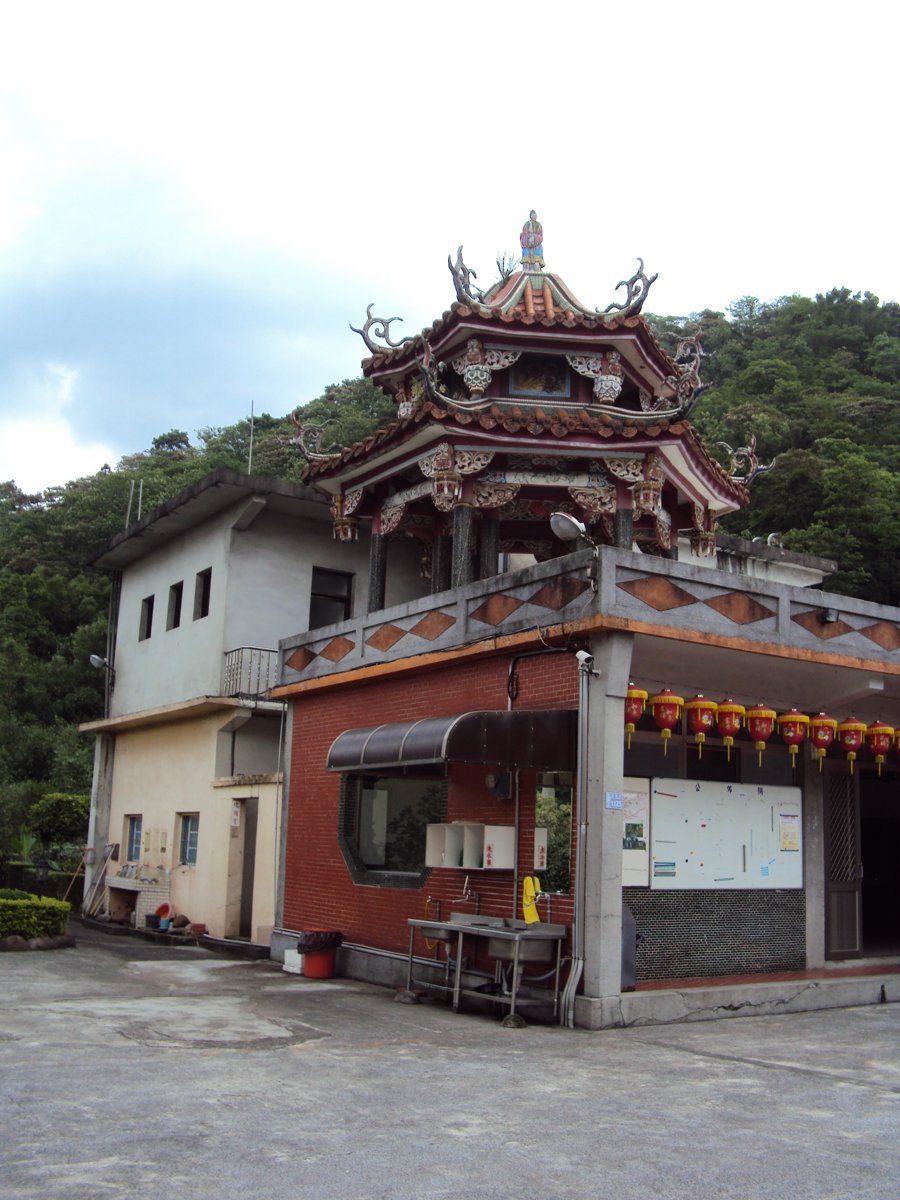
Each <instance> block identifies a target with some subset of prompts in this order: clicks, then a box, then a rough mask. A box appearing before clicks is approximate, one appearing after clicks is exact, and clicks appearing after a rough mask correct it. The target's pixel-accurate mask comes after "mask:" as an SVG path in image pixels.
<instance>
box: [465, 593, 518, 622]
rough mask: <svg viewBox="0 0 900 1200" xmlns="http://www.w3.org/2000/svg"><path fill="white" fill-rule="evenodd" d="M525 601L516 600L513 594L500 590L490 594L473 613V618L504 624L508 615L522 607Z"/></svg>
mask: <svg viewBox="0 0 900 1200" xmlns="http://www.w3.org/2000/svg"><path fill="white" fill-rule="evenodd" d="M522 604H523V601H522V600H516V599H515V598H514V597H513V596H507V595H505V594H504V593H503V592H499V593H497V594H496V595H494V596H488V598H487V600H485V601H484V603H483V604H479V606H478V607H477V608H476V609H475V610H474V612H472V613H471V616H472V619H473V620H475V621H481V622H483V624H485V625H502V623H503V622H504V621H505V620H506V619H507V617H510V616H512V614H513V613H514V612H515V611H516V609H519V608H521V607H522Z"/></svg>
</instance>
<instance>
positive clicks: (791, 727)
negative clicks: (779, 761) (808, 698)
mask: <svg viewBox="0 0 900 1200" xmlns="http://www.w3.org/2000/svg"><path fill="white" fill-rule="evenodd" d="M776 720H777V722H778V732H779V733H780V734H781V736H782V738H783V739H784V741H785V743H786V744H787V746H788V747H789V748H790V751H791V770H792V771H793V769H794V767H795V766H796V763H797V751H798V750H799V749H800V747H801V746H802V745H803V743H804V742H805V741H806V733H807V730H808V729H809V717H808V716H807V715H806V713H802V712H798V711H797V709H796V708H792V709H791V710H790V712H786V713H781V714H779V716H778V717H777V718H776Z"/></svg>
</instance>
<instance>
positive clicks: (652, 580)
mask: <svg viewBox="0 0 900 1200" xmlns="http://www.w3.org/2000/svg"><path fill="white" fill-rule="evenodd" d="M618 587H620V588H621V589H622V591H623V592H628V593H629V595H631V596H634V598H635V599H636V600H640V601H641V603H642V604H647V605H649V607H650V608H655V609H656V611H657V612H668V611H669V609H672V608H684V607H685V605H688V604H696V603H697V597H696V596H694V595H692V594H691V593H690V592H687V591H685V590H684V588H680V587H679V586H678V585H677V584H676V583H672V581H671V580H670V579H665V578H663V577H662V576H660V575H645V576H644V578H643V579H629V580H628V582H627V583H620V584H618Z"/></svg>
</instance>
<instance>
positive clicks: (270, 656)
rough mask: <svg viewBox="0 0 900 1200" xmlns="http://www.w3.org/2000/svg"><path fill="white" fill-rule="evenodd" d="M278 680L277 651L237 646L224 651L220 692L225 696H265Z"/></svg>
mask: <svg viewBox="0 0 900 1200" xmlns="http://www.w3.org/2000/svg"><path fill="white" fill-rule="evenodd" d="M277 682H278V651H277V650H266V649H264V648H262V647H261V646H239V647H238V648H237V649H236V650H228V651H226V653H225V669H224V672H223V679H222V693H223V695H225V696H265V695H266V693H267V692H268V691H269V689H270V688H272V687H274V686H275V684H276V683H277Z"/></svg>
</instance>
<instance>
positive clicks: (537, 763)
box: [327, 708, 577, 771]
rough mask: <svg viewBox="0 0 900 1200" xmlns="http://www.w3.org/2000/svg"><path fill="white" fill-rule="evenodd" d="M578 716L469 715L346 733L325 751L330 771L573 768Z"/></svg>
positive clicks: (547, 712) (567, 712)
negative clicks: (442, 766) (447, 766)
mask: <svg viewBox="0 0 900 1200" xmlns="http://www.w3.org/2000/svg"><path fill="white" fill-rule="evenodd" d="M576 727H577V713H576V710H575V709H570V708H563V709H558V708H551V709H538V710H514V711H512V712H509V711H507V710H501V711H499V712H467V713H457V714H456V715H455V716H452V717H426V718H424V719H423V720H420V721H399V722H397V723H396V724H391V725H370V726H368V727H367V728H366V729H347V730H345V731H344V733H342V734H340V735H339V736H338V737H336V738H335V740H334V741H333V742H332V744H331V749H330V750H329V751H328V761H327V766H328V770H329V771H372V770H383V769H386V768H388V767H414V766H420V767H421V766H427V765H433V764H434V763H444V762H458V763H489V764H491V765H492V766H498V767H542V768H545V769H546V770H551V771H571V770H573V769H574V766H575V743H576V737H577V728H576Z"/></svg>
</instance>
